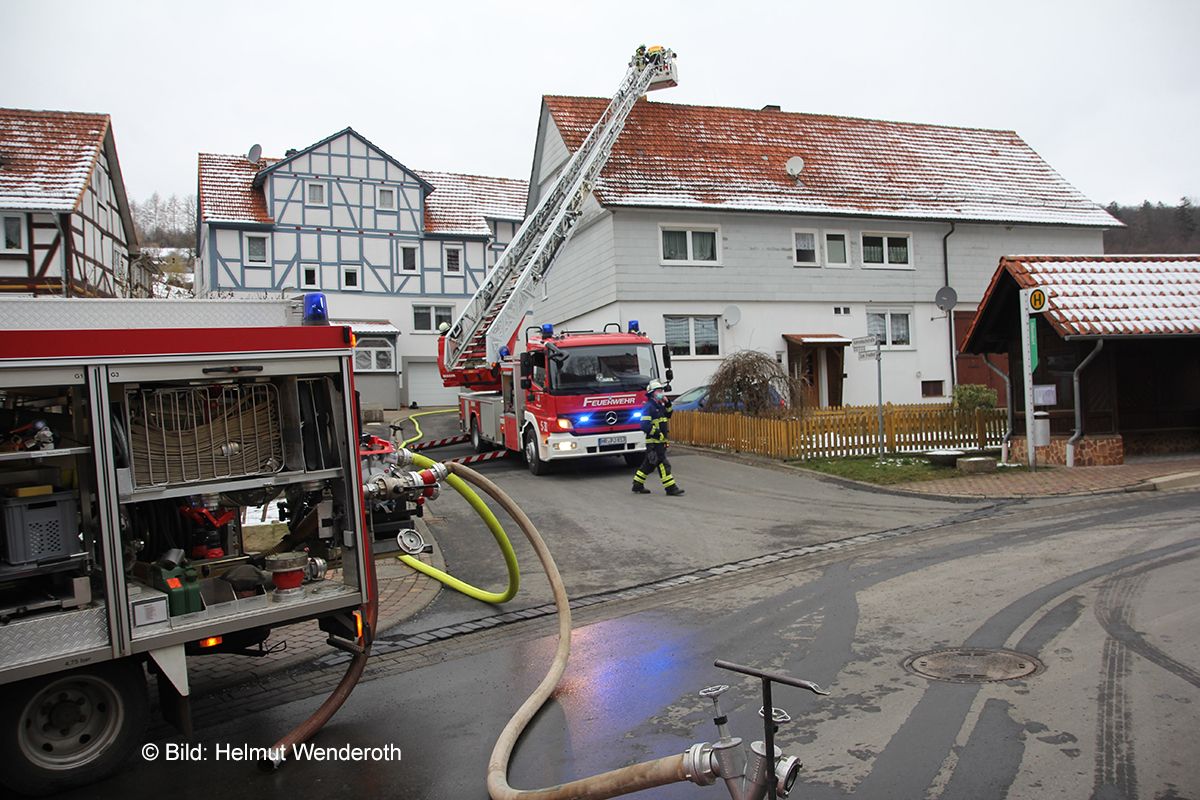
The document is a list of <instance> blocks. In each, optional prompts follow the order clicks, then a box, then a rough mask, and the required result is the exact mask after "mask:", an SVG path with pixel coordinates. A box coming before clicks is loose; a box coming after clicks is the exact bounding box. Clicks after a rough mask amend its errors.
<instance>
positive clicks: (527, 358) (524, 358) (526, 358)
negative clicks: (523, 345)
mask: <svg viewBox="0 0 1200 800" xmlns="http://www.w3.org/2000/svg"><path fill="white" fill-rule="evenodd" d="M532 374H533V353H530V352H528V351H526V352H524V353H521V377H522V378H525V379H528V378H529V376H530V375H532ZM525 383H526V381H524V380H523V381H521V388H522V389H527V388H529V387H527V386H526V385H525Z"/></svg>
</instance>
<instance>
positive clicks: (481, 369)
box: [438, 47, 677, 475]
mask: <svg viewBox="0 0 1200 800" xmlns="http://www.w3.org/2000/svg"><path fill="white" fill-rule="evenodd" d="M676 79H677V73H676V68H675V54H674V53H673V52H672V51H670V50H668V49H666V48H663V47H650V48H646V47H639V48H638V50H637V52H635V53H634V56H633V58H632V60H631V61H630V62H629V68H628V70H627V71H626V73H625V77H624V79H623V80H622V81H621V85H620V87H619V88H618V89H617V93H616V94H615V95H613V98H612V100H611V101H610V102H609V104H608V107H607V108H606V109H605V111H604V113H603V114H601V115H600V118H599V119H598V120H597V121H596V124H595V125H594V126H593V127H592V129H591V131H590V132H589V133H588V135H587V137H586V138H585V139H584V140H583V143H582V144H581V145H580V147H579V149H578V150H576V151H575V153H574V155H573V156H572V157H571V158H570V160H569V161H568V162H567V164H566V165H565V166H564V167H563V168H562V171H561V172H560V173H559V176H558V178H557V179H556V180H555V181H554V183H553V184H552V185H551V186H550V188H549V189H548V190H547V191H546V192H545V194H544V195H543V196H542V198H541V199H540V201H539V202H538V204H537V208H536V209H535V210H534V212H533V213H532V214H531V215H530V216H529V217H528V218H527V219H526V220H525V222H524V224H522V225H521V228H520V229H519V230H518V231H517V234H516V236H514V237H513V239H512V241H511V242H510V243H509V244H508V247H507V248H506V249H505V250H504V253H503V254H502V255H501V256H500V258H499V260H498V261H497V262H496V265H495V267H494V268H493V269H492V270H491V271H490V273H489V274H488V275H487V278H486V279H485V280H484V281H483V283H481V284H480V286H479V289H478V290H477V291H476V292H475V294H474V296H472V298H471V300H470V301H469V302H468V303H467V305H466V307H465V308H464V309H463V311H462V313H461V314H459V315H458V317H457V318H456V319H455V320H454V322H453V323H452V324H451V325H450V326H449V328H448V329H447V330H446V331H444V332H443V334H442V336H441V337H440V338H439V340H438V367H439V370H440V372H441V375H442V381H443V383H444V384H445V385H446V386H459V387H462V388H463V389H464V391H463V393H462V394H461V395H460V396H459V415H460V422H461V425H462V428H463V431H464V432H465V433H469V434H470V436H471V443H472V445H473V446H474V447H475V449H476V451H478V452H484V451H485V450H489V449H492V447H491V446H493V445H494V446H496V447H499V448H502V449H505V450H509V451H516V452H521V453H523V454H524V457H525V459H526V462H527V463H528V465H529V469H530V471H531V472H532V473H533V474H535V475H537V474H541V473H542V472H543V471H544V470H545V469H546V468H547V466H548V464H549V462H552V461H555V460H559V459H568V458H586V457H594V456H603V455H619V456H624V458H625V460H626V461H627V462H629V463H631V464H636V463H638V462H639V461H640V460H641V457H642V453H643V451H644V450H645V437H644V436H643V434H642V432H641V421H640V407H641V404H642V401H643V399H644V398H643V390H644V389H645V387H646V384H647V383H649V381H651V380H653V379H659V378H660V374H659V366H658V360H657V359H656V357H655V353H654V349H653V346H652V344H651V342H650V340H649V339H648V338H647V336H646V335H645V334H644V333H642V332H641V331H639V330H638V326H637V324H636V322H635V321H632V320H631V321H630V323H629V327H628V329H627V330H622V326H621V324H620V323H619V322H613V323H609V324H607V325H605V327H604V330H603V331H601V332H593V331H584V332H561V333H556V332H555V331H554V328H553V326H552V325H551V324H549V323H545V324H541V325H535V326H530V327H528V328H526V329H525V331H524V334H525V335H524V336H523V337H522V336H521V334H522V325H523V324H524V323H525V319H526V314H527V313H528V312H529V310H530V309H531V308H532V307H533V304H534V302H535V300H536V294H537V290H538V286H539V284H541V282H542V281H543V280H545V278H546V273H547V272H548V271H549V270H550V268H551V267H552V266H553V265H554V262H555V259H556V257H557V256H558V254H559V252H561V250H562V247H563V245H564V244H566V243H567V241H568V239H570V237H571V233H572V231H573V229H574V227H575V224H576V222H577V221H578V220H579V218H580V216H581V215H582V213H583V212H582V209H583V204H584V201H585V199H586V198H587V196H588V195H589V194H590V193H591V191H592V188H593V186H594V185H595V182H596V179H597V178H598V177H599V175H600V171H601V170H602V169H604V165H605V164H606V163H607V162H608V157H609V155H610V154H611V152H612V148H613V145H614V144H615V143H616V141H617V138H618V137H619V136H620V135H621V131H622V130H623V129H624V127H625V123H626V122H627V120H628V119H629V115H630V113H631V112H632V111H633V107H634V104H635V103H636V102H637V100H638V98H639V97H641V96H643V95H644V94H645V93H646V92H648V91H651V90H654V89H662V88H669V87H671V86H675V85H676ZM614 328H615V330H614ZM662 355H663V368H664V370H665V372H664V375H665V378H666V379H667V380H670V378H671V374H670V369H669V367H670V363H669V361H670V355H669V352H668V351H667V350H666V348H665V347H664V348H663V351H662ZM514 369H516V370H517V377H516V378H515V379H514ZM514 382H515V384H516V385H514Z"/></svg>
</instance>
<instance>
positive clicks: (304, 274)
mask: <svg viewBox="0 0 1200 800" xmlns="http://www.w3.org/2000/svg"><path fill="white" fill-rule="evenodd" d="M300 288H301V289H320V288H321V267H320V266H319V265H317V264H301V265H300Z"/></svg>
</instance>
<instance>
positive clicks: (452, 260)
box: [444, 245, 463, 273]
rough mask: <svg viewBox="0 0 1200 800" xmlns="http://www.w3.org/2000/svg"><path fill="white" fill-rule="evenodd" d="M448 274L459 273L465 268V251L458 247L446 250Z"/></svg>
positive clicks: (450, 247)
mask: <svg viewBox="0 0 1200 800" xmlns="http://www.w3.org/2000/svg"><path fill="white" fill-rule="evenodd" d="M444 252H445V256H444V258H445V261H446V263H445V267H446V272H449V273H458V272H462V268H463V249H462V248H461V247H459V246H457V245H454V246H449V247H446V248H445V251H444Z"/></svg>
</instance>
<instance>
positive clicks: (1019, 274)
mask: <svg viewBox="0 0 1200 800" xmlns="http://www.w3.org/2000/svg"><path fill="white" fill-rule="evenodd" d="M1005 276H1011V277H1012V279H1013V280H1014V281H1015V282H1016V285H1017V287H1018V288H1020V289H1032V288H1038V287H1040V288H1042V289H1045V290H1046V295H1047V303H1046V305H1047V310H1046V311H1044V312H1042V313H1043V316H1044V317H1045V319H1046V321H1047V322H1049V323H1050V325H1051V326H1052V327H1053V328H1054V329H1055V330H1056V331H1057V332H1058V334H1059V335H1060V336H1064V337H1066V336H1083V337H1090V338H1103V337H1106V336H1200V255H1175V256H1142V255H1136V256H1124V255H1122V256H1116V255H1114V256H1005V257H1004V258H1002V259H1000V265H999V266H998V267H997V268H996V274H995V275H993V276H992V282H991V284H990V285H989V286H988V288H987V292H985V293H984V296H983V300H982V301H981V302H980V304H979V312H978V313H977V314H976V315H975V320H974V321H973V322H972V323H971V329H970V330H969V331H967V339H966V341H967V342H968V343H970V342H971V338H972V337H973V336H974V335H975V334H976V328H977V327H978V326H979V325H980V320H982V319H983V317H984V311H985V309H986V308H987V306H988V304H989V302H991V301H993V299H994V298H995V297H997V296H998V295H999V294H1000V287H1001V286H1003V285H1005V284H1006V280H1005ZM1008 285H1009V286H1011V284H1008ZM1010 291H1011V290H1010ZM1013 313H1014V314H1015V313H1016V312H1013ZM972 352H974V351H972Z"/></svg>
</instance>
